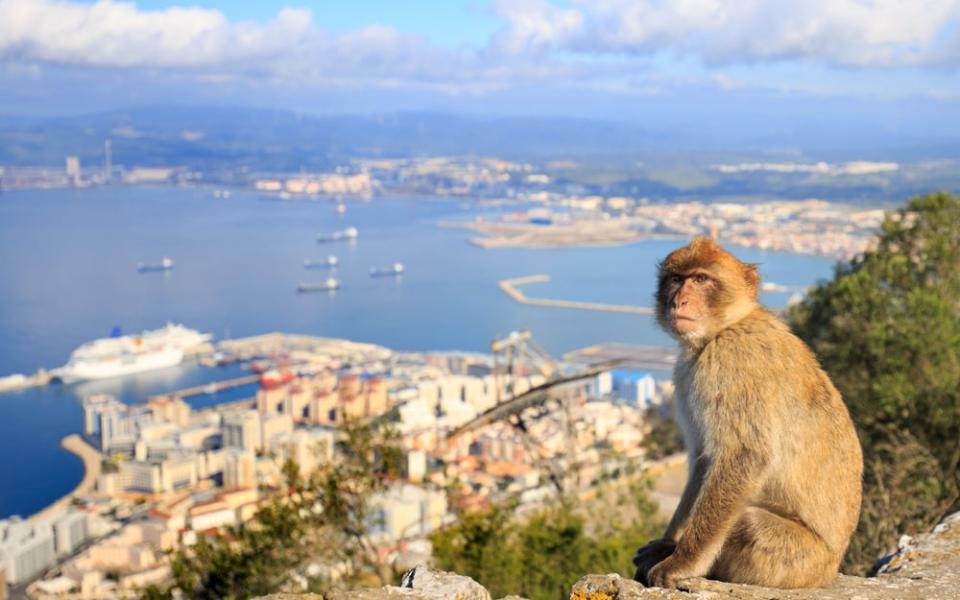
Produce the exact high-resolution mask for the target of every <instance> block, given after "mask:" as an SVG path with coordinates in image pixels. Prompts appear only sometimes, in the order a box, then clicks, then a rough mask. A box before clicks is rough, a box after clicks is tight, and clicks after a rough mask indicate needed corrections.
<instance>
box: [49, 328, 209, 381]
mask: <svg viewBox="0 0 960 600" xmlns="http://www.w3.org/2000/svg"><path fill="white" fill-rule="evenodd" d="M212 337H213V336H211V335H210V334H209V333H200V332H199V331H195V330H193V329H188V328H186V327H184V326H183V325H175V324H173V323H167V325H166V326H165V327H161V328H160V329H154V330H151V331H144V332H141V333H140V334H138V335H120V332H119V331H118V330H114V334H113V336H111V337H108V338H100V339H97V340H93V341H90V342H87V343H85V344H83V345H82V346H80V347H79V348H77V349H76V350H74V351H73V352H72V353H71V354H70V360H69V361H68V362H67V364H66V365H64V366H62V367H60V368H59V369H54V370H53V371H51V372H50V374H51V375H52V376H53V377H56V378H58V379H60V380H61V381H63V382H64V383H73V382H76V381H87V380H91V379H107V378H110V377H121V376H123V375H132V374H134V373H142V372H144V371H153V370H155V369H164V368H167V367H172V366H175V365H178V364H180V363H181V362H182V361H183V354H184V351H185V350H187V349H189V348H193V347H194V346H199V345H200V344H203V343H206V342H208V341H210V339H211V338H212Z"/></svg>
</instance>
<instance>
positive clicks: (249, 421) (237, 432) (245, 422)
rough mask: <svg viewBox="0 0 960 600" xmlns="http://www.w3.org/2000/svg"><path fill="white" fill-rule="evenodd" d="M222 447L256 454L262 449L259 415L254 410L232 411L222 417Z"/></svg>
mask: <svg viewBox="0 0 960 600" xmlns="http://www.w3.org/2000/svg"><path fill="white" fill-rule="evenodd" d="M221 427H222V430H223V446H224V447H225V448H241V449H243V450H249V451H251V452H257V451H259V450H260V449H261V448H263V439H262V438H261V434H260V413H258V412H257V411H255V410H242V411H232V412H228V413H225V414H224V415H223V425H222V426H221Z"/></svg>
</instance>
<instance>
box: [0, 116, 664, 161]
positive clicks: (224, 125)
mask: <svg viewBox="0 0 960 600" xmlns="http://www.w3.org/2000/svg"><path fill="white" fill-rule="evenodd" d="M106 138H110V139H111V140H112V143H113V157H114V163H115V164H127V165H133V164H136V165H149V166H169V165H191V166H195V167H198V168H206V169H213V168H219V167H230V168H235V167H238V166H248V167H251V168H255V169H257V170H296V169H299V168H301V167H304V168H317V167H326V166H331V165H335V164H343V163H344V162H345V161H347V160H349V159H351V158H360V157H410V156H433V155H452V154H460V155H463V154H479V155H495V156H502V157H505V158H514V159H524V158H528V159H529V158H541V159H549V158H551V157H579V156H604V155H606V156H609V155H614V154H623V153H628V154H635V153H637V154H638V153H644V152H649V151H650V150H652V149H654V148H656V147H657V146H658V145H660V144H662V143H663V141H664V140H662V139H660V140H658V139H657V138H656V137H655V136H652V135H650V134H649V133H647V132H646V131H645V130H644V129H642V128H641V127H639V126H636V125H624V124H621V123H612V122H602V121H591V120H585V119H567V118H536V117H533V118H528V117H463V116H454V115H449V114H430V113H398V114H388V115H372V116H356V115H342V116H312V115H304V114H299V113H295V112H289V111H281V110H266V109H249V108H210V107H198V108H167V107H145V108H136V109H130V110H118V111H111V112H105V113H98V114H91V115H84V116H75V117H62V118H53V119H43V120H36V119H34V120H31V121H29V122H26V123H23V122H20V121H17V120H15V119H3V118H0V164H9V165H28V164H29V165H37V164H46V165H60V164H62V163H63V160H64V156H65V155H68V154H75V155H77V156H79V157H80V159H81V162H83V163H89V162H91V161H95V162H100V161H102V159H103V141H104V140H105V139H106Z"/></svg>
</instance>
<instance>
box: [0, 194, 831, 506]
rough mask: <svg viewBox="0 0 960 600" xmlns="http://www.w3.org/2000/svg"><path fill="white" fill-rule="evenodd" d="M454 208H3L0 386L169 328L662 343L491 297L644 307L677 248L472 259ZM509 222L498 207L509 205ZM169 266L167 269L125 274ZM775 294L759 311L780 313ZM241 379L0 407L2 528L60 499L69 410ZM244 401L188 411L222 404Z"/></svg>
mask: <svg viewBox="0 0 960 600" xmlns="http://www.w3.org/2000/svg"><path fill="white" fill-rule="evenodd" d="M480 210H482V209H480V208H478V207H477V206H475V205H473V206H465V205H464V203H463V202H462V201H461V200H395V199H378V200H375V201H373V202H370V203H348V204H347V211H346V214H343V215H339V214H337V213H336V211H335V210H334V204H333V203H332V202H306V201H295V202H279V201H267V200H263V199H261V198H260V197H259V196H257V195H256V194H253V193H247V192H235V193H234V194H233V196H232V197H231V198H230V199H217V198H214V197H213V195H212V194H211V192H210V190H204V189H180V188H166V187H164V188H128V187H116V188H95V189H85V190H43V191H28V192H16V193H6V194H4V195H0V257H2V260H0V299H2V300H0V376H2V375H6V374H10V373H16V372H22V373H32V372H33V371H35V370H36V369H38V368H41V367H43V368H53V367H57V366H60V365H62V364H63V363H65V362H66V360H67V358H68V356H69V354H70V352H71V351H72V350H73V349H74V348H76V347H77V346H79V345H80V344H82V343H83V342H85V341H88V340H91V339H94V338H97V337H104V336H106V335H108V334H109V333H110V330H111V328H112V327H114V326H120V327H122V329H123V330H124V332H128V333H131V332H138V331H140V330H143V329H151V328H156V327H160V326H162V325H163V324H164V323H165V322H167V321H171V322H175V323H182V324H184V325H186V326H187V327H191V328H194V329H198V330H201V331H204V332H210V333H213V334H214V335H215V337H216V338H217V339H222V338H223V337H224V336H225V335H230V336H232V337H241V336H247V335H255V334H260V333H266V332H270V331H283V332H290V333H306V334H312V335H319V336H328V337H339V338H347V339H351V340H356V341H364V342H372V343H377V344H382V345H384V346H387V347H389V348H392V349H396V350H469V351H481V352H486V351H488V347H489V343H490V341H491V340H492V339H493V338H494V337H495V336H497V335H503V334H506V333H508V332H510V331H511V330H514V329H519V328H522V327H529V328H530V329H531V330H532V331H533V333H534V335H535V337H536V338H537V340H538V341H540V342H541V343H542V344H543V345H544V346H545V347H546V348H547V349H548V350H549V351H550V352H552V353H554V355H560V354H562V353H563V352H567V351H570V350H573V349H576V348H580V347H584V346H587V345H591V344H596V343H601V342H608V341H609V342H613V341H616V342H628V343H636V344H648V345H670V344H671V342H670V340H669V338H668V337H667V336H666V335H664V334H663V333H661V332H660V331H659V330H658V329H657V328H656V325H655V324H654V323H653V320H652V318H650V317H646V316H637V315H625V314H614V313H597V312H588V311H579V310H566V309H564V310H561V309H550V308H541V307H535V306H524V305H520V304H517V303H515V302H514V301H512V300H511V299H509V298H508V297H507V296H506V295H505V294H503V292H501V290H500V289H499V288H498V286H497V282H498V281H499V280H501V279H504V278H508V277H518V276H523V275H532V274H538V273H544V274H548V275H550V276H551V277H552V278H553V281H551V282H550V283H548V284H535V285H530V286H527V287H525V288H524V291H525V292H526V293H527V295H528V296H531V297H539V296H542V297H551V298H563V299H573V300H585V301H594V302H608V303H617V304H636V305H649V304H650V302H651V301H652V296H653V286H654V269H655V265H656V262H657V261H658V260H659V259H661V258H662V257H663V256H664V255H665V254H666V253H667V252H668V251H669V250H671V249H672V248H674V247H676V246H677V245H679V242H671V241H650V242H642V243H639V244H634V245H631V246H625V247H603V248H561V249H502V250H483V249H481V248H477V247H475V246H473V245H471V244H469V243H468V242H467V240H468V239H469V237H470V235H471V233H470V232H467V231H464V230H461V229H444V228H439V227H437V226H436V221H437V220H438V219H445V220H451V219H460V218H468V217H472V216H474V215H476V214H477V213H478V212H479V211H480ZM511 210H512V209H511ZM348 226H353V227H357V228H358V229H359V231H360V237H359V240H358V241H357V242H356V243H355V244H350V243H332V244H318V243H317V242H316V235H317V233H321V232H330V231H333V230H337V229H343V228H345V227H348ZM733 250H734V251H735V253H736V254H737V255H738V256H740V257H741V258H742V259H744V260H746V261H750V262H758V263H760V265H761V266H760V268H761V274H762V276H763V277H764V279H765V280H768V281H774V282H776V283H780V284H784V285H808V284H811V283H813V282H815V281H816V280H817V279H820V278H825V277H828V276H830V275H831V272H832V263H831V262H830V261H829V260H826V259H820V258H813V257H802V256H794V255H787V254H783V253H774V252H766V253H764V252H761V251H756V250H749V249H738V248H734V249H733ZM328 254H334V255H336V256H338V257H339V260H340V265H339V267H338V268H337V269H336V270H335V271H333V272H332V274H333V275H334V276H336V277H337V278H338V279H339V280H340V281H341V283H342V288H341V289H340V290H338V291H337V292H335V293H326V292H323V293H309V294H297V293H296V286H297V283H298V282H300V281H317V280H321V279H323V278H326V277H327V276H328V272H327V271H326V270H310V271H308V270H305V269H304V268H303V261H304V259H308V258H309V259H323V258H325V257H326V256H327V255H328ZM164 256H169V257H170V258H172V259H173V260H174V261H175V262H176V266H175V268H174V270H173V271H172V272H169V273H150V274H140V273H137V270H136V265H137V263H138V262H140V261H143V262H158V261H159V260H160V259H161V258H162V257H164ZM395 261H400V262H403V263H404V265H405V266H406V270H407V272H406V273H405V274H404V276H403V277H402V278H396V279H394V278H377V279H374V278H371V277H370V276H369V274H368V271H369V269H370V267H372V266H387V265H390V264H392V263H393V262H395ZM787 295H788V294H769V295H765V296H764V301H765V302H766V303H768V304H770V305H782V304H783V303H784V302H785V300H786V296H787ZM238 373H239V370H238V368H236V367H233V368H231V369H204V368H201V367H197V366H185V367H182V368H180V369H173V370H167V371H163V372H158V373H153V374H144V375H141V376H138V377H134V378H128V379H126V380H117V381H112V382H107V383H101V384H97V385H93V386H91V385H87V386H60V385H52V386H49V387H47V388H42V389H34V390H28V391H24V392H18V393H11V394H0V478H2V479H0V481H2V482H3V483H2V485H0V490H2V491H0V518H3V517H4V516H7V515H10V514H17V513H19V514H23V515H26V514H30V513H33V512H35V511H36V510H39V509H40V508H42V507H43V506H45V505H46V504H48V503H49V502H51V501H53V500H55V499H56V498H58V497H59V496H61V495H63V494H64V493H66V492H68V491H69V490H70V489H72V488H73V487H74V486H75V485H76V484H77V482H78V481H79V480H80V478H81V465H80V461H79V459H77V458H76V457H74V456H72V455H70V454H68V453H67V452H66V451H64V450H62V449H60V448H59V445H58V444H59V441H60V439H61V438H62V437H63V436H65V435H67V434H69V433H72V432H76V431H79V430H80V429H81V427H82V413H81V410H80V406H79V399H80V398H81V397H82V396H84V395H86V394H89V393H93V392H95V391H106V392H109V393H114V394H116V395H118V396H120V397H121V398H122V399H123V400H125V401H127V402H138V401H142V400H144V399H145V397H146V395H148V394H154V393H161V392H164V391H172V390H175V389H178V388H180V387H185V386H188V385H195V384H196V383H199V382H202V381H209V380H214V379H221V378H228V377H231V376H235V375H236V374H238ZM250 392H251V390H243V391H241V392H238V393H237V394H234V395H228V396H220V397H218V398H208V397H201V398H198V399H197V403H200V404H202V403H207V404H209V403H211V402H215V401H225V400H229V399H236V398H237V397H240V396H242V395H243V394H244V393H246V394H249V393H250Z"/></svg>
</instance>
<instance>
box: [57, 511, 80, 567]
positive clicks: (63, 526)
mask: <svg viewBox="0 0 960 600" xmlns="http://www.w3.org/2000/svg"><path fill="white" fill-rule="evenodd" d="M53 540H54V544H55V546H56V550H57V555H58V556H65V555H68V554H73V551H74V550H76V549H77V548H78V547H79V546H80V544H82V543H83V542H85V541H86V540H87V515H86V513H83V512H80V511H76V510H75V511H70V512H67V513H66V514H64V515H63V516H61V517H60V518H58V519H57V520H56V521H54V523H53Z"/></svg>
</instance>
